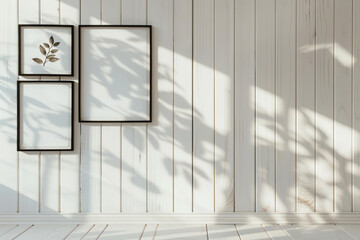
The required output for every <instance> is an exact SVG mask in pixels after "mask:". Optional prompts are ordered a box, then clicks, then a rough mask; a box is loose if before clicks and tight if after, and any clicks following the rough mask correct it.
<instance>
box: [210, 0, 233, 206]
mask: <svg viewBox="0 0 360 240" xmlns="http://www.w3.org/2000/svg"><path fill="white" fill-rule="evenodd" d="M234 17H235V16H234V0H225V1H224V0H215V92H214V93H215V95H214V97H215V154H214V155H215V211H226V212H232V211H234Z"/></svg>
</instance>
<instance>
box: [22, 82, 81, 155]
mask: <svg viewBox="0 0 360 240" xmlns="http://www.w3.org/2000/svg"><path fill="white" fill-rule="evenodd" d="M22 84H69V85H70V87H71V106H70V107H71V114H70V116H71V122H70V138H71V139H70V148H23V147H22V144H21V142H22V134H21V119H22V110H21V108H22V104H21V103H22V95H21V85H22ZM74 91H75V88H74V82H73V81H17V151H24V152H28V151H30V152H31V151H73V150H74V104H75V103H74V100H75V97H74Z"/></svg>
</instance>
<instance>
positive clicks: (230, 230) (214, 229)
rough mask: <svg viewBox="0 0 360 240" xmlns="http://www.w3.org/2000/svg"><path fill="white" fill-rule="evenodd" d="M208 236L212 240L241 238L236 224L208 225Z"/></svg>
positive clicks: (237, 239)
mask: <svg viewBox="0 0 360 240" xmlns="http://www.w3.org/2000/svg"><path fill="white" fill-rule="evenodd" d="M208 236H209V239H210V240H213V239H221V240H235V239H236V240H239V239H240V238H239V235H238V232H237V230H236V227H235V225H208Z"/></svg>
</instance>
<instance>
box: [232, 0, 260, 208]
mask: <svg viewBox="0 0 360 240" xmlns="http://www.w3.org/2000/svg"><path fill="white" fill-rule="evenodd" d="M255 201H256V200H255V1H253V0H235V211H245V212H252V211H255Z"/></svg>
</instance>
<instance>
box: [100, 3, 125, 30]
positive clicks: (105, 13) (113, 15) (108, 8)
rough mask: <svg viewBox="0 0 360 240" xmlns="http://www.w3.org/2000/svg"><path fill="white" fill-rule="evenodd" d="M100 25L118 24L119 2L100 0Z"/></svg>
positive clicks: (119, 17) (119, 18) (119, 14)
mask: <svg viewBox="0 0 360 240" xmlns="http://www.w3.org/2000/svg"><path fill="white" fill-rule="evenodd" d="M101 9H102V19H101V20H102V24H104V25H106V24H114V25H117V24H120V23H121V22H120V20H121V0H102V7H101Z"/></svg>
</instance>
